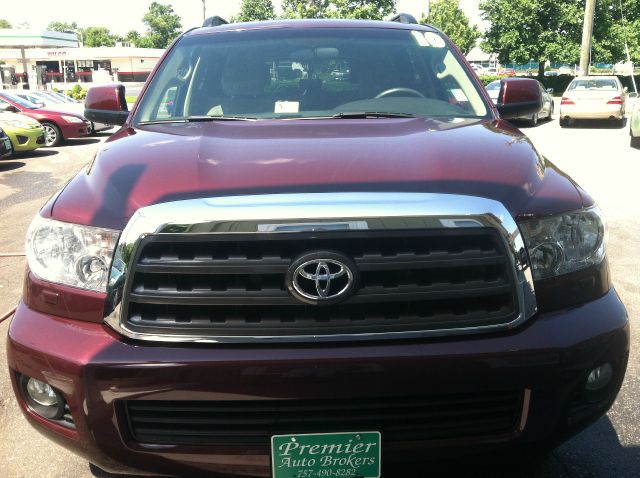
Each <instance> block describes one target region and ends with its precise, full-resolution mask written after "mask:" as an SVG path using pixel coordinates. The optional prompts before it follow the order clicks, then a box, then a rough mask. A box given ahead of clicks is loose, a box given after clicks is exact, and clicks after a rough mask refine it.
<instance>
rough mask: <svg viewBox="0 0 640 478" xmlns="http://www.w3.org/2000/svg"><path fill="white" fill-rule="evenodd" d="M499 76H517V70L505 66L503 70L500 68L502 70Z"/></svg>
mask: <svg viewBox="0 0 640 478" xmlns="http://www.w3.org/2000/svg"><path fill="white" fill-rule="evenodd" d="M498 76H502V77H512V76H516V70H513V69H511V68H505V69H503V70H500V72H499V73H498Z"/></svg>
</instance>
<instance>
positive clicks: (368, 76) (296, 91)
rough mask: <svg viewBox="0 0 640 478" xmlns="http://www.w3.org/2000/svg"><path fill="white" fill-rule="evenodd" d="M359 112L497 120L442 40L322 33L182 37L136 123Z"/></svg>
mask: <svg viewBox="0 0 640 478" xmlns="http://www.w3.org/2000/svg"><path fill="white" fill-rule="evenodd" d="M354 112H385V113H397V114H406V115H414V116H425V117H429V116H433V117H445V118H456V117H487V116H488V115H489V114H490V110H489V108H488V107H487V105H486V103H485V101H484V99H483V97H482V95H480V92H479V89H478V86H477V84H476V83H475V82H474V81H473V80H472V79H471V76H470V74H469V72H468V71H467V70H466V69H465V68H464V67H463V66H462V64H461V62H460V61H459V59H458V58H457V56H456V54H455V53H454V52H453V51H452V50H451V49H450V48H449V46H448V44H447V43H446V42H445V40H444V39H443V38H442V37H441V36H440V35H438V34H436V33H434V32H424V31H418V30H415V31H412V30H396V29H374V28H357V29H346V28H337V29H336V28H314V29H273V30H251V31H242V32H237V31H235V32H217V33H215V34H200V35H193V36H187V37H185V38H183V39H182V40H181V41H180V42H179V43H178V45H176V47H174V49H173V50H172V51H171V52H170V53H169V56H168V57H167V59H166V60H165V61H164V62H163V64H162V65H161V66H160V69H159V71H158V73H157V74H156V76H155V77H154V79H153V81H152V83H151V84H150V85H149V88H148V90H147V92H146V93H145V95H144V97H143V98H142V99H141V101H140V106H139V108H138V110H137V113H136V121H137V122H140V121H142V122H144V121H158V120H166V119H181V118H189V117H194V116H213V117H215V116H240V117H251V118H257V119H273V118H276V119H277V118H305V117H318V116H320V117H325V116H333V115H335V114H338V113H354Z"/></svg>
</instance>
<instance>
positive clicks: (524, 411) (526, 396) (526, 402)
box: [518, 388, 531, 432]
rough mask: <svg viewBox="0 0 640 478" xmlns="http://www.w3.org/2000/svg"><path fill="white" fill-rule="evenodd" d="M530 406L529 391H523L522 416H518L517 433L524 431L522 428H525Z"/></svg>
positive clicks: (526, 389)
mask: <svg viewBox="0 0 640 478" xmlns="http://www.w3.org/2000/svg"><path fill="white" fill-rule="evenodd" d="M530 405H531V390H530V389H528V388H525V389H524V397H523V400H522V414H521V415H520V423H518V431H519V432H522V431H524V427H526V426H527V420H528V418H529V406H530Z"/></svg>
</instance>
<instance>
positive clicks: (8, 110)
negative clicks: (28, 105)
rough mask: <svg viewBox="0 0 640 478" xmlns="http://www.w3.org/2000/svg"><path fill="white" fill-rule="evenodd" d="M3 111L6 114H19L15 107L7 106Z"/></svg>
mask: <svg viewBox="0 0 640 478" xmlns="http://www.w3.org/2000/svg"><path fill="white" fill-rule="evenodd" d="M4 110H5V111H7V112H8V113H19V112H20V110H19V109H18V108H17V107H16V106H13V105H8V106H7V107H6V108H5V109H4Z"/></svg>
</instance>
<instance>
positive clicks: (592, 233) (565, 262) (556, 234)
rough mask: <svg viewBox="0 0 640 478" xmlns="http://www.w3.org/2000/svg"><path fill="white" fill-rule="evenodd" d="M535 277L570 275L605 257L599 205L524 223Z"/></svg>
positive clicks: (522, 225)
mask: <svg viewBox="0 0 640 478" xmlns="http://www.w3.org/2000/svg"><path fill="white" fill-rule="evenodd" d="M520 229H521V230H522V235H523V236H524V241H525V244H526V245H527V249H528V251H529V257H530V259H531V266H532V268H533V278H534V279H546V278H548V277H554V276H559V275H562V274H568V273H569V272H574V271H577V270H580V269H584V268H586V267H589V266H592V265H595V264H598V263H600V261H602V259H603V258H604V242H605V241H604V235H605V234H604V224H603V221H602V218H601V216H600V211H599V210H598V209H597V208H592V209H587V210H584V211H579V212H572V213H567V214H560V215H558V216H552V217H546V218H542V219H534V220H531V221H525V222H522V223H520Z"/></svg>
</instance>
